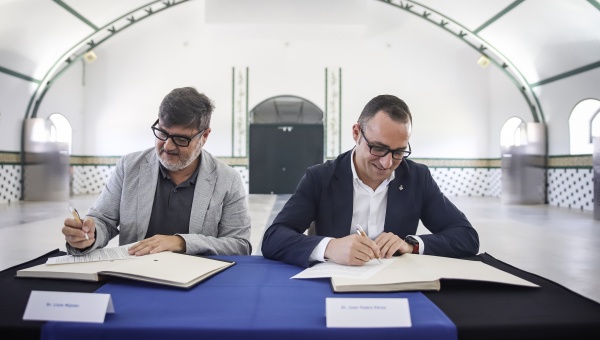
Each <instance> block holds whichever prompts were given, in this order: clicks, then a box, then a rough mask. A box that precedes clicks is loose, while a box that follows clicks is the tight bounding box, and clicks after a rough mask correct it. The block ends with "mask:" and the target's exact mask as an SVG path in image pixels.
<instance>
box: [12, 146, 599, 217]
mask: <svg viewBox="0 0 600 340" xmlns="http://www.w3.org/2000/svg"><path fill="white" fill-rule="evenodd" d="M120 158H121V156H99V157H98V156H81V155H72V156H70V159H69V161H70V165H71V167H72V176H73V177H72V184H71V186H72V188H71V190H72V194H73V195H83V194H98V193H100V191H101V190H102V188H103V186H104V183H105V182H106V180H108V178H109V176H110V173H111V172H112V170H113V169H114V167H115V165H116V164H117V162H118V161H119V159H120ZM218 158H219V159H220V160H221V161H222V162H224V163H226V164H228V165H229V166H231V167H233V168H234V169H236V170H237V171H238V172H239V173H240V176H241V177H242V179H243V181H244V185H245V187H246V192H248V184H249V183H248V158H247V157H218ZM411 159H412V160H414V161H415V162H418V163H423V164H425V165H427V166H428V167H429V168H430V169H431V174H432V176H433V178H434V179H435V180H436V182H437V183H438V186H439V187H440V190H442V192H444V194H446V195H447V196H477V197H500V196H501V189H502V188H501V179H502V169H501V160H500V159H450V158H411ZM592 170H593V169H592V155H574V156H570V155H557V156H550V157H548V166H547V183H548V184H547V185H548V187H547V200H548V204H549V205H551V206H556V207H565V208H569V209H578V210H593V171H592ZM20 186H21V156H20V153H19V152H6V151H0V204H2V203H10V202H13V201H18V200H19V196H20Z"/></svg>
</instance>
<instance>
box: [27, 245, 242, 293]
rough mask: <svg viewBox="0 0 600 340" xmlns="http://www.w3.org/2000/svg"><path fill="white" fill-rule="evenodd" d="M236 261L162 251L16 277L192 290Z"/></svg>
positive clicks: (57, 266)
mask: <svg viewBox="0 0 600 340" xmlns="http://www.w3.org/2000/svg"><path fill="white" fill-rule="evenodd" d="M234 264H235V262H232V261H223V260H216V259H210V258H206V257H200V256H193V255H186V254H179V253H173V252H161V253H157V254H150V255H144V256H139V257H137V258H134V259H123V260H113V261H94V262H83V263H68V264H47V263H46V264H41V265H37V266H33V267H30V268H26V269H21V270H19V271H17V275H16V276H17V277H29V278H48V279H70V280H82V281H101V280H103V279H105V278H107V277H120V278H124V279H131V280H137V281H144V282H151V283H157V284H161V285H167V286H174V287H179V288H191V287H193V286H195V285H196V284H198V283H200V282H202V281H204V280H206V279H207V278H209V277H211V276H213V275H215V274H217V273H219V272H221V271H223V270H225V269H227V268H229V267H230V266H233V265H234Z"/></svg>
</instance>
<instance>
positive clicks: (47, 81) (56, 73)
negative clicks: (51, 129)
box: [25, 0, 190, 119]
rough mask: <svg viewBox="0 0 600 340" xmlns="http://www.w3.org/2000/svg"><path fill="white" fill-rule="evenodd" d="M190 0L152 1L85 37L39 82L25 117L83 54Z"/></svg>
mask: <svg viewBox="0 0 600 340" xmlns="http://www.w3.org/2000/svg"><path fill="white" fill-rule="evenodd" d="M188 1H190V0H157V1H151V2H150V3H148V4H146V5H144V6H141V7H138V8H136V9H134V10H132V11H130V12H128V13H126V14H124V15H122V16H121V17H119V18H117V19H115V20H113V21H112V22H110V23H109V24H107V25H105V26H104V27H102V28H100V29H98V30H97V31H96V32H94V33H92V34H90V35H89V36H87V37H85V38H84V39H83V40H81V41H80V42H79V43H77V44H76V45H75V46H73V47H72V48H71V49H69V50H68V51H67V52H66V53H64V54H63V55H62V56H61V58H60V59H59V60H58V61H56V63H54V65H53V66H52V67H51V68H50V70H49V71H48V72H47V73H46V75H45V76H44V78H43V79H42V80H41V82H40V83H39V85H38V87H37V89H36V90H35V92H34V93H33V95H32V96H31V99H30V100H29V104H28V105H27V111H26V112H25V119H27V118H29V117H31V118H35V117H36V116H37V111H38V109H39V106H40V104H41V102H42V100H43V99H44V96H45V95H46V93H47V92H48V90H49V89H50V88H51V87H52V85H53V84H54V82H55V81H56V79H58V77H60V76H61V75H62V73H64V72H65V71H66V70H67V69H68V68H69V67H70V66H71V65H73V63H74V62H75V61H77V60H78V59H81V58H82V57H83V55H84V54H85V53H87V52H89V51H91V50H92V49H94V48H95V47H97V46H99V45H100V44H102V43H103V42H105V41H106V40H108V39H110V38H111V37H113V36H115V35H116V34H117V33H119V32H121V31H123V30H124V29H126V28H128V27H131V26H132V25H134V24H136V23H138V22H140V21H141V20H143V19H146V18H148V17H150V16H152V15H154V14H157V13H160V12H162V11H164V10H166V9H169V8H172V7H173V6H176V5H180V4H182V3H186V2H188Z"/></svg>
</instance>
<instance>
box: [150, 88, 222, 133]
mask: <svg viewBox="0 0 600 340" xmlns="http://www.w3.org/2000/svg"><path fill="white" fill-rule="evenodd" d="M214 108H215V107H214V105H213V104H212V102H211V100H210V99H209V98H208V97H207V96H206V95H204V94H203V93H199V92H198V91H196V89H195V88H193V87H182V88H178V89H174V90H173V91H171V92H169V94H167V95H166V96H165V98H163V100H162V102H161V103H160V108H159V109H158V117H159V118H160V120H161V124H162V125H163V126H165V127H172V126H184V127H187V128H197V129H198V131H202V130H206V129H208V128H209V127H210V116H211V114H212V112H213V110H214Z"/></svg>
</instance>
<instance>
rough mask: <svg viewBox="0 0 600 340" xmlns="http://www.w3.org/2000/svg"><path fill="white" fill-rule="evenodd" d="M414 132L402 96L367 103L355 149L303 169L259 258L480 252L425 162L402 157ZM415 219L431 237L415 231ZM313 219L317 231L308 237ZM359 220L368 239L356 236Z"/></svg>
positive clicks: (303, 260) (355, 258) (355, 261)
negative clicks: (417, 233)
mask: <svg viewBox="0 0 600 340" xmlns="http://www.w3.org/2000/svg"><path fill="white" fill-rule="evenodd" d="M411 129H412V116H411V113H410V110H409V108H408V106H407V105H406V103H404V101H402V100H401V99H399V98H397V97H395V96H391V95H381V96H377V97H375V98H373V99H372V100H371V101H369V103H367V105H366V106H365V108H364V109H363V111H362V113H361V115H360V117H359V119H358V122H357V123H355V124H354V125H353V126H352V136H353V138H354V141H355V142H356V146H355V147H354V148H353V149H352V150H350V151H347V152H345V153H343V154H341V155H339V156H338V157H337V158H336V159H335V160H332V161H327V162H325V163H323V164H319V165H315V166H312V167H310V168H308V170H307V171H306V174H305V175H304V177H303V178H302V179H301V180H300V183H299V184H298V187H297V188H296V192H295V193H294V194H293V195H292V196H291V198H290V199H289V200H288V201H287V203H286V204H285V206H284V207H283V209H282V210H281V212H280V213H279V214H278V215H277V217H276V218H275V220H274V221H273V224H272V225H271V226H270V227H269V228H268V229H267V231H266V232H265V235H264V238H263V242H262V253H263V255H264V256H265V257H266V258H270V259H274V260H280V261H284V262H287V263H291V264H295V265H299V266H303V267H308V266H310V265H312V264H314V263H316V262H321V261H334V262H336V263H340V264H345V265H363V264H364V263H366V262H368V261H370V260H371V259H373V258H379V257H383V258H389V257H391V256H392V255H397V254H404V253H415V254H426V255H438V256H447V257H465V256H472V255H475V254H477V252H478V251H479V237H478V235H477V232H476V231H475V229H474V228H473V227H472V226H471V223H470V222H469V221H468V220H467V218H466V217H465V215H464V214H463V213H462V212H461V211H460V210H458V208H456V206H455V205H454V204H452V202H450V201H449V200H448V199H447V198H446V197H445V196H444V194H442V192H441V191H440V189H439V187H438V186H437V184H436V183H435V181H434V180H433V178H432V177H431V173H430V172H429V169H428V168H427V167H426V166H425V165H423V164H418V163H415V162H413V161H411V160H409V159H406V157H407V156H408V155H409V154H410V144H409V139H410V135H411ZM419 220H421V221H422V223H423V225H424V226H425V227H426V228H427V229H428V230H429V231H430V232H431V234H426V235H419V236H416V235H414V234H415V233H416V231H417V227H418V224H419ZM311 224H314V234H315V235H312V234H313V232H309V234H311V235H305V234H304V232H305V231H306V230H307V229H308V228H309V227H310V226H311ZM357 225H360V226H361V227H362V229H364V231H365V232H366V234H367V236H368V237H364V236H360V235H358V234H357V233H356V229H358V227H357ZM311 229H312V228H311Z"/></svg>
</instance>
